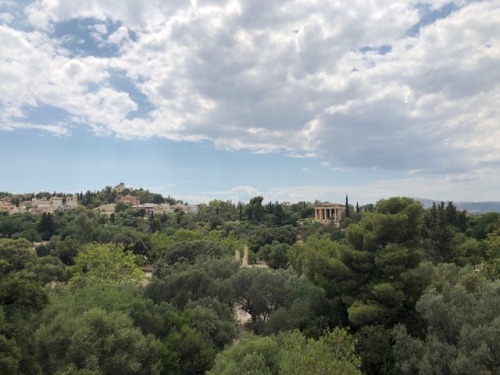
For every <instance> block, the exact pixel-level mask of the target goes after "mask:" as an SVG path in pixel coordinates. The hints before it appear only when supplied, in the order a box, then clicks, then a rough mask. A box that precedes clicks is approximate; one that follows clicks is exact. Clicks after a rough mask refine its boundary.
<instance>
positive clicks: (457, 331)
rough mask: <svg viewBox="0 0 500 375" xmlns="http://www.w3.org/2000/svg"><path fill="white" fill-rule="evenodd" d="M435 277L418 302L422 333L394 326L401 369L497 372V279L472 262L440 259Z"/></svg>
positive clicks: (403, 371)
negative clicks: (484, 275) (417, 334)
mask: <svg viewBox="0 0 500 375" xmlns="http://www.w3.org/2000/svg"><path fill="white" fill-rule="evenodd" d="M435 272H436V276H437V279H436V280H435V281H434V282H433V284H432V285H431V286H430V287H429V288H428V289H427V290H426V291H425V292H424V294H423V295H422V297H421V298H420V300H419V301H418V303H417V307H416V308H417V311H418V312H419V313H420V314H421V315H422V317H423V318H424V319H425V321H426V323H427V329H426V331H425V334H424V336H423V338H417V337H413V336H411V335H409V334H408V333H407V331H406V327H405V326H403V325H398V326H396V327H395V328H394V330H393V335H394V340H395V347H394V350H395V354H396V364H397V370H398V371H399V373H401V374H415V373H426V374H436V375H437V374H453V375H459V374H460V375H461V374H463V375H465V374H481V373H485V374H486V373H488V374H498V373H499V372H500V354H499V353H500V315H499V309H498V296H499V295H500V283H499V282H498V280H496V281H490V280H487V279H484V278H482V277H481V275H480V274H478V273H477V272H474V271H473V270H472V268H471V267H465V268H463V269H459V268H458V267H456V266H454V265H449V264H441V265H439V266H438V267H437V269H436V270H435Z"/></svg>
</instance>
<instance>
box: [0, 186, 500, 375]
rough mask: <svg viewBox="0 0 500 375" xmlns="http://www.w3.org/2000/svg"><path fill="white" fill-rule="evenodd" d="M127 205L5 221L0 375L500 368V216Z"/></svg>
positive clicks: (102, 199) (147, 198) (396, 208)
mask: <svg viewBox="0 0 500 375" xmlns="http://www.w3.org/2000/svg"><path fill="white" fill-rule="evenodd" d="M45 194H46V196H47V197H50V196H51V195H56V193H54V194H47V193H45ZM123 194H132V195H134V196H137V197H139V199H140V201H141V203H143V202H150V203H171V204H174V203H176V201H175V199H173V198H171V197H168V198H164V197H162V196H161V195H158V194H153V193H150V192H148V191H146V190H142V189H139V190H133V189H132V190H128V191H125V192H124V193H123ZM61 196H64V195H61ZM32 197H35V195H33V196H32ZM0 198H2V199H4V200H5V199H9V200H10V201H11V202H13V204H19V200H23V199H24V200H25V199H29V198H30V197H26V196H25V197H19V196H14V195H10V194H7V193H0ZM118 198H119V194H117V193H116V192H115V191H113V189H111V188H105V189H103V190H102V191H99V192H87V193H85V194H84V193H81V194H79V195H78V201H79V203H80V205H79V206H78V207H76V209H74V210H67V211H58V212H55V213H43V214H35V213H30V212H26V213H15V214H9V213H0V373H1V374H5V375H7V374H26V375H27V374H59V375H62V374H80V375H84V374H85V375H94V374H95V375H97V374H123V375H127V374H205V373H206V374H211V375H216V374H217V375H220V374H223V375H232V374H235V375H236V374H237V375H240V374H243V375H245V374H247V375H250V374H346V375H350V374H384V375H389V374H436V375H437V374H464V375H465V374H500V303H499V302H500V281H499V276H500V214H496V213H487V214H482V215H469V214H468V213H467V212H465V211H459V210H457V208H456V207H455V206H454V205H453V203H451V202H449V203H447V204H445V203H441V204H434V205H433V206H432V207H431V208H430V209H424V208H423V207H422V205H421V204H420V203H418V202H416V201H414V200H412V199H409V198H400V197H395V198H390V199H385V200H380V201H379V202H377V203H376V204H374V205H368V206H362V207H360V206H359V205H357V204H356V205H355V206H348V209H347V210H346V214H345V217H343V218H342V220H341V223H340V226H339V227H337V226H335V225H333V224H328V225H325V224H320V223H316V222H314V220H313V216H314V203H311V202H299V203H296V204H283V203H279V202H274V203H273V202H270V203H267V204H264V203H263V198H262V197H254V198H252V199H251V200H250V201H249V202H248V203H243V202H239V203H233V202H229V201H218V200H213V201H211V202H209V203H208V204H201V205H199V210H198V212H197V213H185V212H183V211H182V210H177V211H176V212H173V213H169V214H166V213H165V214H161V215H153V214H151V215H146V214H145V212H144V210H141V209H137V208H133V207H132V206H130V205H126V204H117V205H116V208H115V212H113V213H111V214H104V213H101V212H99V211H97V210H96V209H95V208H96V207H98V206H99V205H101V204H106V203H114V202H117V201H118ZM177 203H178V202H177ZM245 247H246V248H247V249H249V263H250V264H249V266H248V267H242V265H241V262H239V261H238V260H237V259H236V257H235V252H237V251H238V252H239V253H240V254H241V255H243V249H244V248H245Z"/></svg>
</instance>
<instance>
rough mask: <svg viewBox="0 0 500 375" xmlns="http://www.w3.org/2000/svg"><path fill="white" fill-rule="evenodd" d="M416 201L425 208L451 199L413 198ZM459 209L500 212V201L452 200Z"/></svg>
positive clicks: (477, 211) (471, 211) (476, 211)
mask: <svg viewBox="0 0 500 375" xmlns="http://www.w3.org/2000/svg"><path fill="white" fill-rule="evenodd" d="M413 199H415V200H416V201H418V202H420V203H422V205H423V206H424V207H425V208H430V207H431V206H432V203H434V202H436V204H439V203H441V202H444V203H445V204H446V203H448V202H450V201H449V200H439V199H427V198H413ZM451 202H453V204H454V205H455V206H456V207H457V209H459V210H466V211H467V212H470V213H478V214H481V213H486V212H499V213H500V202H496V201H487V202H455V201H451Z"/></svg>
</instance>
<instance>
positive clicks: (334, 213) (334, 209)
mask: <svg viewBox="0 0 500 375" xmlns="http://www.w3.org/2000/svg"><path fill="white" fill-rule="evenodd" d="M344 212H345V206H344V205H343V204H340V203H330V202H323V203H319V204H317V205H316V206H314V220H315V221H318V222H320V223H333V224H335V225H339V223H340V219H341V218H342V215H343V214H344Z"/></svg>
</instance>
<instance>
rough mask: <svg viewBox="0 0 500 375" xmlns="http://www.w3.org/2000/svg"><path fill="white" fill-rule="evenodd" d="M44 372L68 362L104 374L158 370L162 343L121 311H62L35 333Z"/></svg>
mask: <svg viewBox="0 0 500 375" xmlns="http://www.w3.org/2000/svg"><path fill="white" fill-rule="evenodd" d="M34 338H35V343H36V349H37V358H38V361H39V363H40V364H41V365H42V368H43V370H44V373H46V374H55V373H57V371H58V370H62V369H67V368H68V365H72V366H75V367H76V368H78V369H85V370H90V371H96V372H97V371H98V372H99V373H101V374H110V375H112V374H130V375H132V374H144V373H147V374H159V373H160V370H161V359H160V358H161V357H160V355H161V344H160V342H159V341H158V340H156V339H155V338H154V337H153V336H151V335H147V336H146V335H144V334H142V333H141V331H140V329H138V328H136V327H133V324H132V320H131V319H130V318H129V317H128V316H127V315H125V314H124V313H121V312H106V311H104V310H102V309H99V308H93V309H90V310H88V311H85V312H83V314H81V315H73V314H72V313H71V312H66V311H64V310H63V311H61V312H59V313H58V314H57V315H56V316H54V317H53V319H51V320H50V321H48V322H47V323H46V324H44V325H42V326H41V327H40V328H39V329H38V330H37V332H36V333H35V335H34Z"/></svg>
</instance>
